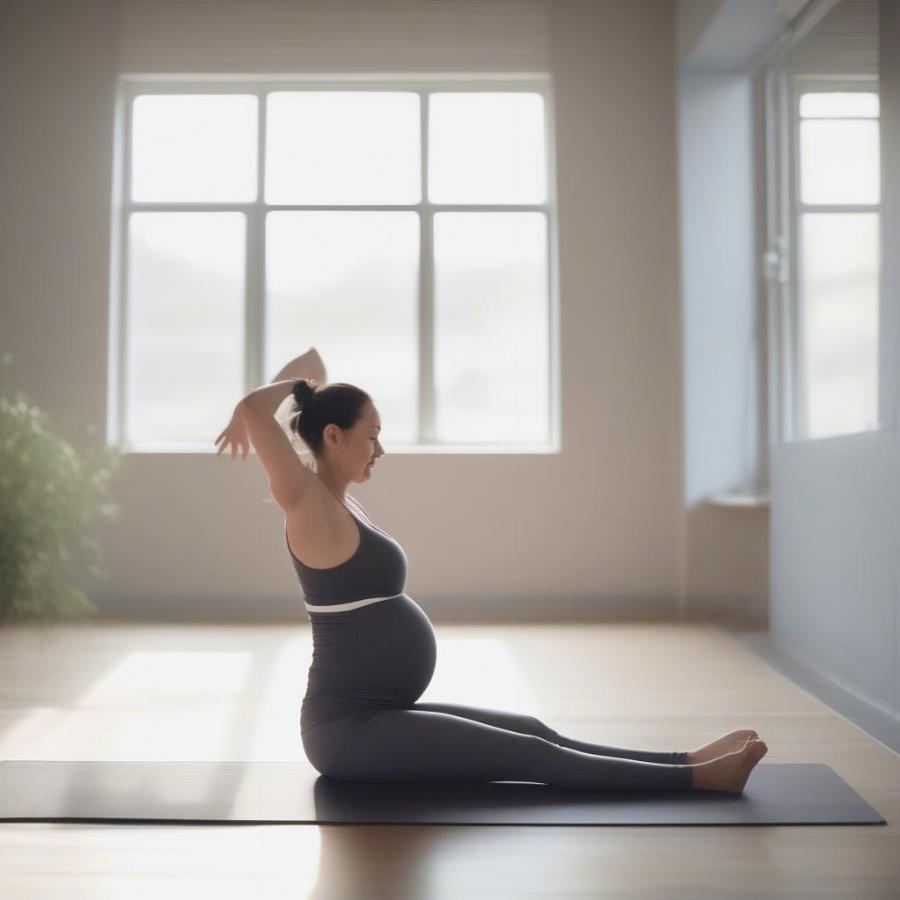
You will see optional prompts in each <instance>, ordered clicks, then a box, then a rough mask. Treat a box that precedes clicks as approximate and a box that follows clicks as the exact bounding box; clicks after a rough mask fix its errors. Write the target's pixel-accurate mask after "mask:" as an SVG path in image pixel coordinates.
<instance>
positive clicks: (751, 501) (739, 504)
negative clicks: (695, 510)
mask: <svg viewBox="0 0 900 900" xmlns="http://www.w3.org/2000/svg"><path fill="white" fill-rule="evenodd" d="M704 502H705V503H708V504H709V505H710V506H719V507H726V508H729V509H767V508H768V506H769V495H768V494H735V493H729V492H728V491H725V492H723V493H721V494H710V495H709V496H708V497H707V498H706V500H705V501H704Z"/></svg>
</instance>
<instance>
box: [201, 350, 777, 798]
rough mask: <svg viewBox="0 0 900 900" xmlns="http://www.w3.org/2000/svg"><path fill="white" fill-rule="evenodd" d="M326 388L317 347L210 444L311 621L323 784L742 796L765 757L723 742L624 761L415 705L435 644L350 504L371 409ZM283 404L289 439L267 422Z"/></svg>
mask: <svg viewBox="0 0 900 900" xmlns="http://www.w3.org/2000/svg"><path fill="white" fill-rule="evenodd" d="M320 381H321V382H325V368H324V365H323V364H322V360H321V358H320V357H319V355H318V353H317V352H316V351H315V349H314V348H310V350H309V351H307V353H305V354H303V355H302V356H301V357H299V358H298V359H296V360H294V361H293V362H292V363H289V364H288V365H287V366H286V367H285V368H284V369H283V370H282V371H281V373H279V375H278V376H276V380H275V381H274V382H273V383H272V384H269V385H265V386H263V387H260V388H257V389H256V390H254V391H252V392H251V393H249V394H248V395H247V396H246V397H244V398H243V399H242V400H241V401H240V402H239V403H238V404H237V407H236V408H235V410H234V415H233V416H232V419H231V421H230V423H229V424H228V426H227V427H226V428H225V430H224V431H223V432H222V433H221V434H220V435H219V437H218V438H216V441H215V443H216V444H219V442H220V441H221V442H222V443H221V446H220V447H219V449H218V453H219V454H221V453H222V452H223V451H225V450H226V448H227V447H228V446H229V445H230V446H231V456H232V458H235V459H236V458H238V455H240V456H241V457H242V458H243V459H246V458H247V455H248V452H249V444H250V442H252V444H253V447H254V448H255V450H256V453H257V454H258V456H259V458H260V460H261V461H262V463H263V466H264V468H265V470H266V472H267V474H268V476H269V487H270V490H271V493H272V497H273V498H274V500H275V502H276V503H278V505H279V506H280V507H281V508H282V510H283V511H284V514H285V543H286V547H287V551H288V553H289V554H290V556H291V559H292V561H293V565H294V568H295V569H296V571H297V576H298V578H299V580H300V584H301V586H302V588H303V593H304V600H305V606H306V610H307V614H308V616H309V619H310V621H311V623H312V635H313V659H312V664H311V666H310V668H309V674H308V682H307V689H306V695H305V696H304V698H303V703H302V706H301V712H300V731H301V738H302V742H303V748H304V751H305V752H306V755H307V757H308V758H309V761H310V762H311V763H312V765H313V766H314V767H315V768H316V770H317V771H318V772H320V773H321V774H322V775H326V776H328V777H331V778H336V779H341V780H349V781H399V780H420V779H456V780H467V781H537V782H543V783H546V784H552V785H557V786H560V787H567V788H575V789H581V790H609V791H665V790H678V791H680V790H688V791H690V790H714V791H726V792H730V793H737V794H739V793H741V792H742V791H743V789H744V784H745V782H746V781H747V778H748V776H749V774H750V771H751V770H752V769H753V767H754V766H755V765H756V763H757V762H759V760H760V759H761V758H762V756H763V755H764V754H765V753H766V752H767V748H766V745H765V744H764V743H763V742H762V741H761V740H758V739H757V735H756V732H755V731H749V730H748V731H733V732H731V733H729V734H726V735H724V736H722V737H721V738H719V739H717V740H715V741H713V742H712V743H710V744H707V745H706V746H703V747H700V748H698V749H696V750H693V751H690V752H679V751H673V752H662V751H659V752H658V751H649V750H629V749H625V748H622V747H609V746H604V745H602V744H589V743H586V742H584V741H578V740H574V739H572V738H567V737H563V736H562V735H560V734H558V733H557V732H556V731H554V730H553V729H552V728H550V727H549V726H547V725H545V724H544V723H543V722H542V721H541V720H540V719H538V718H535V717H534V716H527V715H519V714H516V713H511V712H505V711H502V710H495V709H480V708H478V707H474V706H465V705H461V704H452V703H420V702H418V700H419V697H420V696H421V695H422V693H423V692H424V691H425V688H426V687H428V684H429V682H430V681H431V677H432V674H433V672H434V666H435V658H436V644H435V636H434V631H433V629H432V626H431V622H430V621H429V619H428V616H427V615H426V614H425V612H424V611H423V610H422V608H421V607H420V606H419V605H418V604H417V603H416V602H415V600H413V599H412V597H410V596H409V594H407V593H405V592H404V590H403V589H404V586H405V584H406V568H407V559H406V554H405V553H404V551H403V547H401V545H400V544H399V542H398V541H397V540H395V539H394V538H393V537H392V536H391V535H389V534H388V533H387V532H385V531H383V530H382V529H380V528H378V527H377V526H376V525H374V524H373V523H372V522H371V520H370V519H369V518H368V516H367V515H366V514H365V512H364V510H363V509H362V508H361V507H360V505H359V504H358V503H356V502H355V501H353V498H351V497H350V496H349V495H348V494H347V487H348V485H349V484H350V483H351V482H353V483H362V482H364V481H368V480H369V478H371V475H372V471H373V468H374V466H375V464H376V462H377V460H378V458H379V457H381V456H382V455H383V454H384V450H383V448H382V446H381V442H380V432H381V417H380V415H379V413H378V410H377V408H376V407H375V404H374V403H373V401H372V398H371V397H370V396H369V395H368V394H367V393H366V392H365V391H363V390H361V389H359V388H357V387H355V386H353V385H349V384H344V383H334V384H322V385H321V386H320ZM291 395H293V399H294V405H293V408H292V409H293V415H292V418H291V426H290V427H291V430H292V431H294V432H296V433H297V434H298V435H299V436H300V437H301V438H302V440H303V441H304V442H305V444H306V445H307V446H308V447H309V449H310V451H311V452H312V454H313V456H314V458H315V462H316V469H315V471H314V472H313V471H312V470H310V469H309V468H307V467H306V466H305V465H304V463H303V462H302V461H301V459H300V457H299V455H298V453H297V451H296V450H295V448H294V445H293V444H292V442H291V440H290V439H289V438H288V436H287V434H286V433H285V430H284V429H283V427H282V426H281V424H280V423H279V421H278V420H277V419H276V418H275V413H276V412H277V410H278V408H279V407H280V406H281V404H282V402H283V401H284V400H286V399H287V398H288V397H289V396H291Z"/></svg>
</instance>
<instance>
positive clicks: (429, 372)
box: [418, 91, 437, 444]
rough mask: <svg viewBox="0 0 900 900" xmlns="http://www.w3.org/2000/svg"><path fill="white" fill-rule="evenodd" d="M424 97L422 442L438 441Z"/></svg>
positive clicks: (431, 216) (424, 106)
mask: <svg viewBox="0 0 900 900" xmlns="http://www.w3.org/2000/svg"><path fill="white" fill-rule="evenodd" d="M420 97H421V100H422V102H421V116H422V119H421V121H422V128H421V150H420V152H421V163H422V165H421V168H422V200H421V211H420V214H419V228H420V235H421V238H420V242H419V434H418V442H419V443H420V444H436V443H437V439H436V425H435V420H436V409H435V388H434V381H435V372H434V357H435V353H434V210H433V208H432V206H431V204H430V203H429V201H428V140H429V136H428V100H429V95H428V92H427V91H423V92H422V93H421V94H420Z"/></svg>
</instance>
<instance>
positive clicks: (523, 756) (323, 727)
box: [302, 703, 694, 791]
mask: <svg viewBox="0 0 900 900" xmlns="http://www.w3.org/2000/svg"><path fill="white" fill-rule="evenodd" d="M302 737H303V745H304V749H305V751H306V755H307V757H308V758H309V760H310V762H311V763H312V764H313V766H314V767H315V768H316V769H317V770H318V771H319V772H320V773H321V774H323V775H326V776H328V777H330V778H335V779H338V780H341V781H418V780H429V779H432V780H461V781H537V782H543V783H545V784H552V785H557V786H559V787H566V788H576V789H581V790H607V791H666V790H675V791H685V790H694V787H693V774H692V767H691V766H690V765H687V753H686V752H678V751H675V752H662V751H660V752H657V751H650V750H628V749H625V748H622V747H608V746H604V745H602V744H588V743H585V742H583V741H577V740H573V739H572V738H567V737H562V736H561V735H559V734H557V732H555V731H554V730H553V729H552V728H549V727H548V726H547V725H545V724H544V723H543V722H542V721H541V720H540V719H538V718H536V717H534V716H527V715H519V714H517V713H511V712H504V711H502V710H493V709H479V708H477V707H474V706H464V705H460V704H453V703H414V704H412V705H411V706H409V707H408V708H389V707H387V708H380V709H377V710H374V711H373V710H371V709H370V710H367V711H365V712H364V713H360V714H359V715H353V714H351V715H349V716H347V717H344V718H341V719H337V720H332V721H329V722H322V723H319V724H316V725H314V726H313V727H312V728H310V729H308V730H306V731H304V732H303V734H302Z"/></svg>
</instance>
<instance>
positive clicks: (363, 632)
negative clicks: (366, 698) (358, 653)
mask: <svg viewBox="0 0 900 900" xmlns="http://www.w3.org/2000/svg"><path fill="white" fill-rule="evenodd" d="M360 611H361V612H368V613H369V615H368V616H361V617H360V620H359V623H358V626H357V627H358V633H359V641H360V646H361V648H362V653H363V657H364V669H365V673H366V676H367V679H368V682H369V686H370V687H371V688H372V690H373V691H375V692H376V694H378V695H381V694H382V693H383V694H384V695H386V696H389V697H391V698H393V699H395V700H396V701H397V702H398V703H402V704H410V703H415V702H416V700H418V699H419V697H420V696H421V695H422V694H423V693H424V691H425V688H427V687H428V685H429V683H430V682H431V677H432V675H434V667H435V662H436V660H437V643H436V641H435V636H434V628H433V627H432V625H431V620H430V619H429V618H428V616H427V615H426V614H425V611H424V610H423V609H422V607H421V606H419V604H418V603H416V602H415V600H413V599H412V598H411V597H410V596H408V595H407V594H401V595H400V596H399V597H394V598H392V599H391V600H385V601H384V602H383V603H373V604H372V605H371V606H367V607H364V608H363V609H362V610H360Z"/></svg>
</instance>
